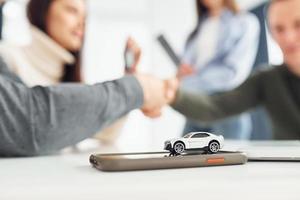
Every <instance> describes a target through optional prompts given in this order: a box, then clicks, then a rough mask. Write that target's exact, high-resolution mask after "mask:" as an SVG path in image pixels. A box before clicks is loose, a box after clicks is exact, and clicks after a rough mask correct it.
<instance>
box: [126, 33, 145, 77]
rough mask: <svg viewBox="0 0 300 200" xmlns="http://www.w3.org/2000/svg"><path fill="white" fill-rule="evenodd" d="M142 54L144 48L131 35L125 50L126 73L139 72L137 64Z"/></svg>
mask: <svg viewBox="0 0 300 200" xmlns="http://www.w3.org/2000/svg"><path fill="white" fill-rule="evenodd" d="M141 54H142V50H141V48H140V47H139V45H138V44H137V43H136V41H135V40H134V39H133V38H131V37H129V38H128V39H127V42H126V47H125V52H124V56H125V62H126V63H125V64H126V66H125V68H126V73H130V74H134V73H136V72H137V66H138V64H139V61H140V58H141Z"/></svg>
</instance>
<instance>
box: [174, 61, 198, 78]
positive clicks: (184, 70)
mask: <svg viewBox="0 0 300 200" xmlns="http://www.w3.org/2000/svg"><path fill="white" fill-rule="evenodd" d="M194 73H195V69H194V68H193V67H192V66H191V65H188V64H182V65H181V66H180V67H179V70H178V72H177V78H178V79H182V78H184V77H185V76H189V75H192V74H194Z"/></svg>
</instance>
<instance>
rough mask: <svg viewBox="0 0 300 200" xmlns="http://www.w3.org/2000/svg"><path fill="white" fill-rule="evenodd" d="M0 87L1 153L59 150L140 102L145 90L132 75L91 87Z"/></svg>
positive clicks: (36, 152)
mask: <svg viewBox="0 0 300 200" xmlns="http://www.w3.org/2000/svg"><path fill="white" fill-rule="evenodd" d="M2 81H3V80H2ZM2 86H5V88H0V89H1V90H2V91H4V92H2V96H1V105H0V109H1V111H2V112H1V113H3V114H2V116H1V122H0V129H1V130H0V134H1V145H0V153H1V154H2V155H20V156H23V155H37V154H47V153H51V152H54V151H57V150H60V149H62V148H64V147H66V146H69V145H73V144H76V143H78V142H80V141H82V140H83V139H85V138H88V137H90V136H92V135H93V134H95V133H96V132H97V131H98V130H100V129H102V128H104V127H105V126H107V125H109V124H110V123H112V122H113V121H115V120H116V119H118V118H120V117H121V116H123V115H125V114H126V113H128V112H129V111H131V110H133V109H135V108H139V107H141V106H142V104H143V91H142V89H141V87H140V85H139V83H138V81H137V80H136V79H135V78H134V77H125V78H123V79H120V80H117V81H112V82H106V83H103V84H97V85H94V86H87V85H77V84H69V85H61V86H56V87H35V88H26V87H25V86H24V85H21V84H15V83H13V82H9V83H8V82H5V83H2Z"/></svg>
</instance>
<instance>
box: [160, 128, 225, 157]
mask: <svg viewBox="0 0 300 200" xmlns="http://www.w3.org/2000/svg"><path fill="white" fill-rule="evenodd" d="M223 146H224V137H223V136H222V135H220V136H217V135H214V134H211V133H207V132H193V133H188V134H187V135H185V136H184V137H183V138H177V139H172V140H168V141H166V142H165V147H164V149H165V150H168V151H170V152H171V153H172V154H182V153H184V152H185V151H187V150H198V149H199V150H205V151H207V152H209V153H217V152H218V151H219V150H220V149H221V148H223Z"/></svg>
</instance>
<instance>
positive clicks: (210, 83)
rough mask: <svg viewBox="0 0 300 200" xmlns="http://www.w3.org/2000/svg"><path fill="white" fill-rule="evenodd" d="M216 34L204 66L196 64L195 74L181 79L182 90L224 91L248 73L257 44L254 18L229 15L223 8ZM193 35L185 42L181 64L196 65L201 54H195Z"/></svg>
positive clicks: (257, 33)
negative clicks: (214, 50)
mask: <svg viewBox="0 0 300 200" xmlns="http://www.w3.org/2000/svg"><path fill="white" fill-rule="evenodd" d="M200 28H201V25H200V26H199V29H200ZM198 33H201V32H200V31H198ZM219 33H220V34H219V35H218V41H217V50H216V53H215V55H214V57H213V58H212V59H211V60H210V61H209V62H207V63H206V64H205V65H204V66H197V68H198V69H200V70H198V71H196V73H195V74H193V75H191V76H187V77H185V78H184V79H183V81H182V85H181V86H182V88H184V89H185V90H187V91H192V92H194V91H195V92H199V91H200V92H204V93H208V94H213V93H216V92H223V91H228V90H232V89H234V88H236V87H237V86H239V85H240V84H241V83H243V82H244V81H245V80H246V78H247V77H248V76H249V75H250V73H251V71H252V68H253V64H254V61H255V58H256V54H257V48H258V43H259V33H260V26H259V22H258V19H257V18H256V17H255V16H254V15H252V14H250V13H238V14H233V13H232V12H231V11H229V10H224V11H223V13H222V14H221V16H220V27H219ZM199 37H201V35H200V36H199ZM197 38H198V36H196V37H194V38H193V39H192V40H191V41H190V42H189V43H188V44H187V46H186V49H185V52H184V54H183V58H182V60H183V62H184V63H187V64H190V65H192V66H195V65H196V61H197V56H201V55H197V46H196V45H197V42H196V40H197Z"/></svg>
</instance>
